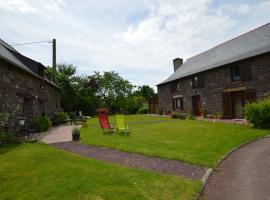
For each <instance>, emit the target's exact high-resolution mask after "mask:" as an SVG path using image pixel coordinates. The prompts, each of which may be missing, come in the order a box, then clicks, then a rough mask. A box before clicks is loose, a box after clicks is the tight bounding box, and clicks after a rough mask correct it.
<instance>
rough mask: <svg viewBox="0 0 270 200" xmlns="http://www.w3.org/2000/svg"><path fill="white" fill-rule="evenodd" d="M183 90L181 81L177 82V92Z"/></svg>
mask: <svg viewBox="0 0 270 200" xmlns="http://www.w3.org/2000/svg"><path fill="white" fill-rule="evenodd" d="M180 89H181V83H180V81H177V82H176V91H179V90H180Z"/></svg>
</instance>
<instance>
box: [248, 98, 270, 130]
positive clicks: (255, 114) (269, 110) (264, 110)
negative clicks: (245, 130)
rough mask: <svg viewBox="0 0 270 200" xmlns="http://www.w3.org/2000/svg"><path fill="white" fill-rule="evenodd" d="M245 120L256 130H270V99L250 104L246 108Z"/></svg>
mask: <svg viewBox="0 0 270 200" xmlns="http://www.w3.org/2000/svg"><path fill="white" fill-rule="evenodd" d="M245 118H246V119H247V120H248V121H249V122H250V123H251V124H253V126H254V127H255V128H270V99H265V100H262V101H260V102H253V103H248V104H247V105H246V106H245Z"/></svg>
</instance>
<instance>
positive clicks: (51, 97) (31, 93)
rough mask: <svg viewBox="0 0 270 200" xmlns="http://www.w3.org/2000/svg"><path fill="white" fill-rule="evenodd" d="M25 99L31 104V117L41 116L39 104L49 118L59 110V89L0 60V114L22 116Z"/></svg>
mask: <svg viewBox="0 0 270 200" xmlns="http://www.w3.org/2000/svg"><path fill="white" fill-rule="evenodd" d="M42 85H43V86H44V87H41V86H42ZM25 98H27V99H28V100H29V102H30V104H32V106H31V107H32V109H31V111H30V112H32V115H33V117H35V116H40V115H41V114H42V109H41V106H40V103H41V102H44V111H45V114H46V115H47V116H49V117H53V115H54V113H55V112H58V111H60V110H61V108H60V90H59V89H57V88H56V87H54V86H52V85H51V84H49V83H47V82H46V81H42V80H41V79H38V78H37V77H34V76H33V75H31V74H29V73H27V72H24V71H23V70H21V69H19V68H18V67H16V66H13V65H12V64H10V63H8V62H5V61H4V60H2V59H0V112H9V113H12V115H14V116H16V117H20V116H23V114H24V111H23V104H24V99H25Z"/></svg>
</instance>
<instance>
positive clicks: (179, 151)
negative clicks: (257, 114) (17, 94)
mask: <svg viewBox="0 0 270 200" xmlns="http://www.w3.org/2000/svg"><path fill="white" fill-rule="evenodd" d="M157 120H164V122H162V123H154V122H153V121H157ZM110 121H112V122H113V121H114V117H113V116H112V117H110ZM126 121H127V123H129V127H130V129H131V132H132V133H131V135H130V136H129V137H125V136H123V135H106V134H103V131H102V130H101V128H99V126H98V125H99V124H98V120H97V119H96V118H93V119H90V120H89V121H88V124H89V127H87V128H82V129H81V138H82V140H81V141H82V142H83V143H87V144H92V145H97V146H106V147H111V148H116V149H119V150H123V151H130V152H137V153H142V154H146V155H151V156H158V157H163V158H168V159H176V160H181V161H185V162H189V163H193V164H197V165H201V166H205V167H214V166H215V165H216V164H217V162H218V160H220V159H221V158H222V157H223V156H224V155H225V154H226V153H227V152H228V151H230V150H231V149H232V148H234V147H236V146H238V145H240V144H241V143H244V142H247V141H250V140H253V139H255V138H258V137H262V136H265V135H267V134H269V130H268V131H267V130H258V129H253V128H251V127H249V126H244V125H235V124H223V123H213V122H203V121H195V120H171V119H169V118H164V117H148V116H144V115H129V116H126ZM140 121H142V122H147V123H142V124H137V123H138V122H140ZM151 121H152V123H151ZM132 123H136V124H132Z"/></svg>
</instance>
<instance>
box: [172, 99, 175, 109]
mask: <svg viewBox="0 0 270 200" xmlns="http://www.w3.org/2000/svg"><path fill="white" fill-rule="evenodd" d="M172 110H173V111H174V110H175V101H174V99H172Z"/></svg>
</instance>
